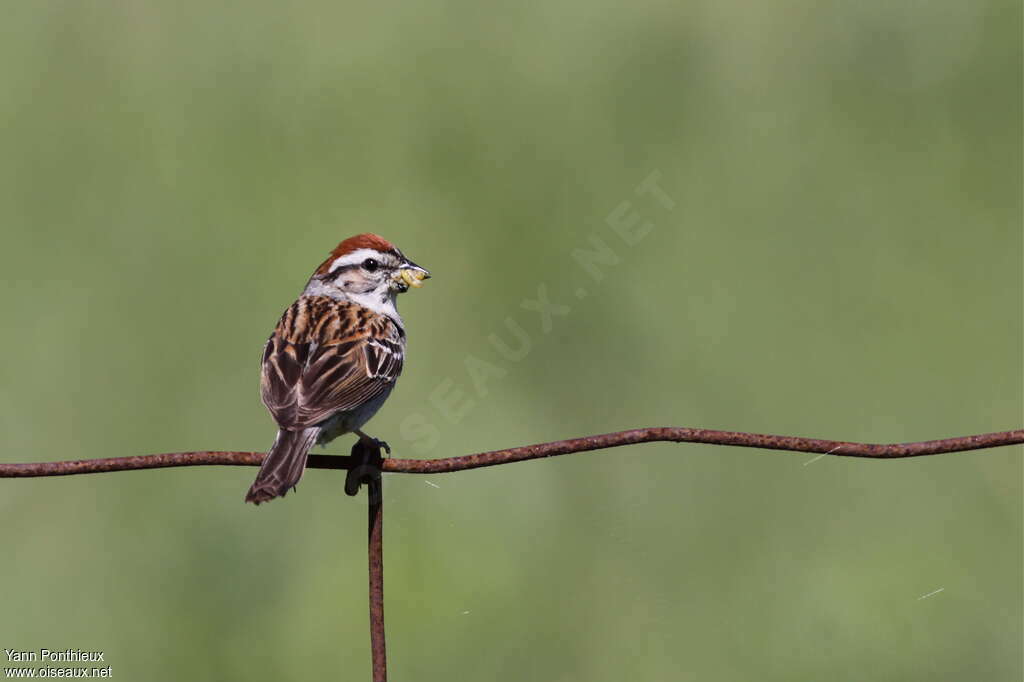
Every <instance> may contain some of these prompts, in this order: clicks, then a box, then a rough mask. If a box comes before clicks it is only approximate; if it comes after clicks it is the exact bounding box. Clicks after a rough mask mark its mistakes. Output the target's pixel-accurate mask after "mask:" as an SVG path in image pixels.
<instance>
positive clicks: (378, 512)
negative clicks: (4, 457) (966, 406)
mask: <svg viewBox="0 0 1024 682" xmlns="http://www.w3.org/2000/svg"><path fill="white" fill-rule="evenodd" d="M657 441H668V442H675V443H705V444H708V445H731V446H735V447H747V448H761V449H766V450H789V451H792V452H807V453H820V454H823V455H832V456H836V457H867V458H873V459H897V458H902V457H921V456H924V455H938V454H942V453H947V452H962V451H965V450H982V449H985V448H994V447H999V446H1004V445H1020V444H1022V443H1024V429H1018V430H1015V431H1002V432H997V433H985V434H979V435H977V436H961V437H959V438H946V439H944V440H931V441H920V442H916V443H890V444H875V443H853V442H849V441H836V440H820V439H815V438H800V437H796V436H773V435H768V434H759V433H742V432H737V431H716V430H712V429H691V428H685V427H654V428H647V429H631V430H629V431H618V432H615V433H606V434H602V435H598V436H586V437H583V438H572V439H568V440H560V441H553V442H550V443H539V444H537V445H525V446H521V447H515V448H508V449H505V450H493V451H491V452H480V453H476V454H472V455H463V456H461V457H447V458H444V459H433V460H416V459H394V458H389V459H384V460H382V459H381V453H380V450H379V449H378V448H375V447H366V446H364V445H362V444H361V443H360V442H357V443H356V444H355V445H354V446H353V447H352V454H351V455H349V456H336V455H310V457H309V461H308V463H307V467H309V468H311V469H345V470H348V471H349V475H348V476H347V478H346V482H345V491H346V492H347V493H348V494H350V495H354V494H356V493H357V492H358V490H359V487H360V485H363V484H365V485H367V487H368V488H369V496H368V499H369V505H368V509H369V518H368V527H367V541H368V542H367V550H368V551H367V555H368V563H369V596H370V600H369V601H370V651H371V660H372V670H373V682H387V654H386V648H385V633H384V560H383V556H384V547H383V523H384V515H383V510H384V507H383V489H382V484H383V482H382V480H381V475H380V474H381V472H382V471H386V472H391V473H406V474H436V473H445V472H451V471H462V470H464V469H476V468H479V467H487V466H495V465H498V464H510V463H512V462H522V461H526V460H530V459H538V458H541V457H554V456H556V455H567V454H571V453H575V452H589V451H592V450H602V449H605V448H613V447H619V446H622V445H635V444H637V443H652V442H657ZM264 456H265V455H264V453H262V452H236V451H200V452H170V453H163V454H159V455H141V456H135V457H108V458H103V459H85V460H68V461H62V462H25V463H9V464H0V478H23V477H33V476H68V475H72V474H93V473H102V472H108V471H131V470H137V469H159V468H164V467H178V466H202V465H236V466H258V465H259V464H261V463H262V461H263V458H264Z"/></svg>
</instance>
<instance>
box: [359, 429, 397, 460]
mask: <svg viewBox="0 0 1024 682" xmlns="http://www.w3.org/2000/svg"><path fill="white" fill-rule="evenodd" d="M356 433H357V434H359V440H361V441H363V443H365V444H366V446H367V447H371V448H376V449H377V450H383V451H384V452H386V453H387V454H388V455H390V454H391V446H390V445H388V443H387V441H383V440H380V439H379V438H374V437H373V436H367V435H366V434H365V433H363V432H362V431H356Z"/></svg>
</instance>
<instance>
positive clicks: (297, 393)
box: [260, 299, 402, 429]
mask: <svg viewBox="0 0 1024 682" xmlns="http://www.w3.org/2000/svg"><path fill="white" fill-rule="evenodd" d="M296 306H299V308H298V310H296ZM401 371H402V346H401V339H400V336H399V332H398V330H397V329H396V328H395V325H394V323H393V322H391V321H390V320H388V319H387V318H385V317H382V316H379V315H373V314H370V315H367V314H366V311H363V310H362V309H359V308H357V307H355V306H353V305H352V304H348V303H344V302H339V301H329V303H328V304H326V305H321V306H320V307H319V308H317V307H315V306H311V305H309V304H308V303H307V305H306V306H305V308H303V307H302V299H300V301H297V302H296V303H295V304H293V306H292V308H290V309H289V311H286V313H285V315H284V316H283V317H282V318H281V322H279V323H278V326H277V329H276V330H275V331H274V334H273V335H272V336H271V337H270V339H269V340H268V341H267V346H266V348H265V349H264V353H263V367H262V374H261V382H260V384H261V393H262V397H263V403H264V404H265V405H266V406H267V409H269V410H270V412H271V414H272V415H273V416H274V419H275V420H276V421H277V423H278V424H279V425H280V426H282V427H284V428H288V429H299V428H306V427H309V426H313V425H314V424H317V423H319V422H321V421H323V420H324V419H327V418H328V417H330V416H331V415H333V414H335V413H337V412H345V411H348V410H352V409H354V408H356V407H358V406H359V405H361V404H363V403H365V402H367V401H369V400H372V399H373V398H375V397H377V396H379V395H380V394H381V393H383V392H384V391H386V390H387V389H388V388H389V387H390V386H391V385H392V384H394V382H395V380H396V379H397V378H398V375H399V374H400V373H401Z"/></svg>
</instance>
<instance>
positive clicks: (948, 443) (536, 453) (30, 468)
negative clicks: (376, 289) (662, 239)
mask: <svg viewBox="0 0 1024 682" xmlns="http://www.w3.org/2000/svg"><path fill="white" fill-rule="evenodd" d="M657 441H668V442H675V443H704V444H707V445H731V446H735V447H745V448H761V449H765V450H789V451H792V452H813V453H821V454H826V455H832V456H836V457H867V458H873V459H896V458H901V457H921V456H925V455H939V454H942V453H947V452H961V451H964V450H982V449H985V448H995V447H1000V446H1003V445H1020V444H1021V443H1024V429H1018V430H1015V431H1000V432H996V433H984V434H979V435H977V436H961V437H958V438H946V439H943V440H929V441H920V442H916V443H889V444H878V443H854V442H850V441H839V440H820V439H817V438H801V437H799V436H773V435H769V434H761V433H743V432H739V431H716V430H713V429H691V428H686V427H671V426H669V427H652V428H646V429H631V430H629V431H617V432H615V433H606V434H602V435H598V436H585V437H583V438H571V439H568V440H558V441H552V442H550V443H538V444H537V445H523V446H521V447H515V448H508V449H505V450H493V451H491V452H479V453H476V454H472V455H462V456H461V457H446V458H444V459H426V460H424V459H398V458H388V459H385V460H384V461H383V463H382V465H381V470H382V471H386V472H392V473H402V474H438V473H446V472H451V471H462V470H464V469H477V468H479V467H487V466H495V465H498V464H509V463H511V462H522V461H525V460H529V459H538V458H541V457H554V456H556V455H568V454H572V453H576V452H588V451H591V450H603V449H605V448H614V447H619V446H622V445H634V444H637V443H653V442H657ZM265 454H266V453H263V452H239V451H212V450H203V451H197V452H168V453H163V454H159V455H138V456H134V457H107V458H102V459H79V460H66V461H61V462H22V463H7V464H2V463H0V478H21V477H33V476H68V475H72V474H96V473H103V472H107V471H131V470H137V469H160V468H164V467H180V466H210V465H229V466H231V465H234V466H259V465H260V464H261V463H262V462H263V458H264V456H265ZM306 466H307V467H308V468H310V469H351V468H353V466H355V465H354V464H353V459H352V457H348V456H343V455H310V456H309V462H308V463H307V465H306Z"/></svg>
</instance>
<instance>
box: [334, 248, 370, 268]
mask: <svg viewBox="0 0 1024 682" xmlns="http://www.w3.org/2000/svg"><path fill="white" fill-rule="evenodd" d="M367 258H376V259H377V260H380V259H381V258H382V255H381V252H380V251H377V250H376V249H356V250H355V251H353V252H352V253H346V254H345V255H344V256H339V257H338V258H335V259H334V262H333V263H331V268H330V269H329V270H328V272H334V271H335V270H337V269H338V268H341V267H344V266H346V265H356V264H358V263H362V262H363V261H364V260H366V259H367Z"/></svg>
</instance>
